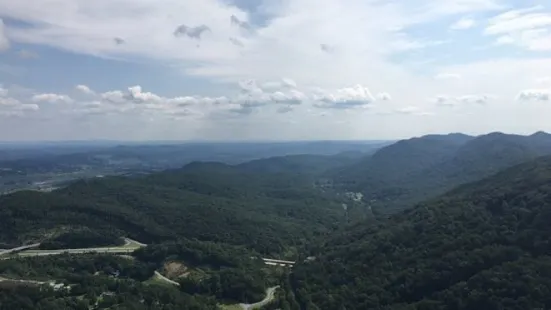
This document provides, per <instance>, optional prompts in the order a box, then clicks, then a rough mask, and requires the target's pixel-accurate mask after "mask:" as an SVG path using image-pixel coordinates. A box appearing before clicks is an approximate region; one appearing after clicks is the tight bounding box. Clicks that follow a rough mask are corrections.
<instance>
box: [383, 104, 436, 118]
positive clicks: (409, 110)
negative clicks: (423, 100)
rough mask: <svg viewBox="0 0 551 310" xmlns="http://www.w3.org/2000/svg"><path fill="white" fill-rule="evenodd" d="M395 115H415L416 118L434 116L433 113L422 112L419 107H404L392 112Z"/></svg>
mask: <svg viewBox="0 0 551 310" xmlns="http://www.w3.org/2000/svg"><path fill="white" fill-rule="evenodd" d="M393 112H394V113H396V114H404V115H416V116H431V115H434V113H433V112H428V111H424V110H422V109H421V108H419V107H416V106H406V107H403V108H398V109H395V110H394V111H393Z"/></svg>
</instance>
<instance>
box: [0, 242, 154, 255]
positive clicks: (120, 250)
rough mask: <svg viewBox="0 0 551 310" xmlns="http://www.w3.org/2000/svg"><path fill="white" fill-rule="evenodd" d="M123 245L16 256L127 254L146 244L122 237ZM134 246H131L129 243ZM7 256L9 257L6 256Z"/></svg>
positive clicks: (2, 253)
mask: <svg viewBox="0 0 551 310" xmlns="http://www.w3.org/2000/svg"><path fill="white" fill-rule="evenodd" d="M124 240H125V245H124V246H120V247H103V248H85V249H61V250H28V251H24V252H21V253H19V255H18V257H34V256H48V255H61V254H65V253H69V254H86V253H110V254H128V253H132V252H134V251H135V250H136V249H138V248H141V247H144V246H146V245H145V244H143V243H140V242H138V241H135V240H132V239H128V238H124ZM133 244H134V245H135V246H131V245H133ZM39 245H40V243H36V244H32V245H26V246H22V247H18V248H14V249H10V250H6V251H3V252H0V256H2V255H6V254H10V253H14V252H20V251H23V250H26V249H29V248H33V247H38V246H39ZM6 258H9V257H6Z"/></svg>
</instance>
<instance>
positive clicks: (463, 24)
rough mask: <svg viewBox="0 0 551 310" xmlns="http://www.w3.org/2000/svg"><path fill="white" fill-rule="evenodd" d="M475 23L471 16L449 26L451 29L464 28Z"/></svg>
mask: <svg viewBox="0 0 551 310" xmlns="http://www.w3.org/2000/svg"><path fill="white" fill-rule="evenodd" d="M475 25H476V21H475V20H474V19H472V18H462V19H460V20H458V21H456V22H455V23H453V24H452V25H451V26H450V29H452V30H465V29H469V28H472V27H474V26H475Z"/></svg>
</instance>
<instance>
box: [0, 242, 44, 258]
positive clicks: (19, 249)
mask: <svg viewBox="0 0 551 310" xmlns="http://www.w3.org/2000/svg"><path fill="white" fill-rule="evenodd" d="M39 245H40V243H34V244H29V245H23V246H20V247H17V248H13V249H9V250H3V251H2V252H0V256H2V255H8V254H11V253H14V252H20V251H23V250H26V249H32V248H36V247H38V246H39Z"/></svg>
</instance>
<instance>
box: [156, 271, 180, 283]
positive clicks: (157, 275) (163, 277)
mask: <svg viewBox="0 0 551 310" xmlns="http://www.w3.org/2000/svg"><path fill="white" fill-rule="evenodd" d="M155 276H156V277H157V279H159V280H162V281H165V282H166V283H170V284H172V285H176V286H180V283H178V282H176V281H172V280H170V279H169V278H167V277H165V276H163V275H162V274H161V273H160V272H158V271H155Z"/></svg>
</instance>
